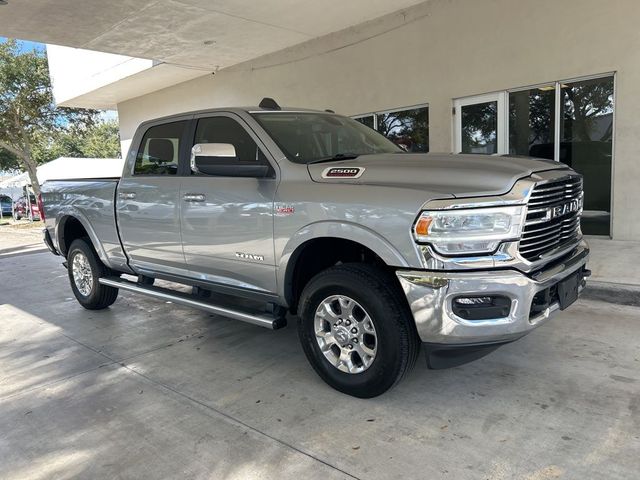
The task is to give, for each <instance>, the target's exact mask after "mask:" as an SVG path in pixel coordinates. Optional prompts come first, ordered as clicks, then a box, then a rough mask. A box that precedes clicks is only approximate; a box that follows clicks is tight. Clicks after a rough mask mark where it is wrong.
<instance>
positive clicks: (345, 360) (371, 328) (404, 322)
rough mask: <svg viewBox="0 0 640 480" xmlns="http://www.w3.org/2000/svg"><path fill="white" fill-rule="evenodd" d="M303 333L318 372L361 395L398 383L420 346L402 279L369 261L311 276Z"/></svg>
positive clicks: (303, 299)
mask: <svg viewBox="0 0 640 480" xmlns="http://www.w3.org/2000/svg"><path fill="white" fill-rule="evenodd" d="M298 333H299V336H300V341H301V342H302V346H303V349H304V352H305V354H306V356H307V358H308V359H309V362H310V363H311V365H312V366H313V368H314V370H315V371H316V372H317V373H318V375H320V377H322V379H323V380H324V381H325V382H326V383H328V384H329V385H330V386H332V387H333V388H335V389H336V390H339V391H341V392H343V393H346V394H349V395H353V396H355V397H360V398H371V397H375V396H377V395H380V394H382V393H384V392H385V391H387V390H388V389H390V388H391V387H393V386H394V385H395V384H396V383H398V382H399V381H400V380H401V379H402V378H403V377H404V376H405V375H406V374H407V373H408V372H409V371H410V370H411V368H412V367H413V366H414V364H415V361H416V358H417V356H418V353H419V350H420V341H419V339H418V335H417V332H416V329H415V325H414V322H413V318H412V316H411V313H410V311H409V308H408V305H407V304H406V301H405V299H404V296H403V294H402V291H401V290H400V287H399V285H397V283H396V282H395V279H394V278H393V277H392V276H391V275H389V274H388V273H387V272H385V271H384V270H382V269H379V268H376V267H373V266H371V265H366V264H343V265H339V266H335V267H331V268H329V269H327V270H325V271H323V272H321V273H319V274H318V275H316V276H315V277H314V278H313V279H311V281H310V282H309V283H308V284H307V286H306V287H305V289H304V291H303V292H302V296H301V299H300V317H299V322H298Z"/></svg>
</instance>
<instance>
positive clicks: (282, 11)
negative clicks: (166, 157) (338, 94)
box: [0, 0, 424, 108]
mask: <svg viewBox="0 0 640 480" xmlns="http://www.w3.org/2000/svg"><path fill="white" fill-rule="evenodd" d="M422 2H424V0H395V1H393V2H389V1H388V0H349V1H348V2H345V1H344V0H323V1H321V2H318V1H317V0H295V1H294V0H286V1H283V0H260V1H259V2H256V1H254V0H221V1H217V2H211V1H209V0H139V1H135V2H134V1H131V0H112V1H110V2H104V1H102V0H57V1H55V2H52V1H50V0H29V1H24V0H7V3H6V4H4V2H3V4H0V34H1V35H4V36H8V37H12V38H19V39H25V40H32V41H38V42H43V43H47V44H50V45H56V46H66V47H72V48H75V49H80V50H79V51H76V53H79V52H82V51H87V50H89V51H96V52H104V53H105V54H114V55H116V56H122V59H120V60H122V61H121V62H119V61H118V60H119V59H108V60H107V63H108V64H109V68H108V69H103V70H100V69H91V68H89V69H87V66H86V65H85V64H84V63H82V62H76V64H69V63H65V62H63V64H64V67H63V68H58V69H57V76H58V77H61V76H62V77H64V74H65V72H66V73H67V74H68V73H69V72H74V70H77V73H78V77H79V78H77V79H76V81H75V82H70V79H71V77H70V76H67V78H66V79H65V80H64V81H62V80H61V81H60V82H59V86H56V85H55V82H56V78H55V77H56V68H51V70H52V77H53V78H54V93H55V95H56V100H57V101H58V103H59V104H60V105H67V106H83V107H93V108H106V107H113V106H114V105H115V104H117V103H118V102H120V101H123V100H126V99H127V98H133V97H135V96H139V95H144V94H145V93H149V92H150V91H154V90H158V89H161V88H165V87H168V86H171V85H174V84H176V83H180V82H182V81H186V80H189V79H192V78H195V77H197V76H201V75H206V74H210V73H212V72H215V71H217V70H220V69H223V68H227V67H231V66H233V65H238V64H240V63H243V62H247V61H250V60H253V59H255V58H258V57H262V56H265V55H268V54H270V53H273V52H277V51H280V50H283V49H286V48H289V47H293V46H296V45H299V44H303V43H305V42H308V41H309V40H312V39H315V38H318V37H322V36H326V35H329V34H331V33H333V32H337V31H341V30H344V29H347V28H349V27H353V26H355V25H360V24H362V23H365V22H368V21H371V20H374V19H376V18H379V17H382V16H384V15H388V14H392V13H393V12H397V11H399V10H402V9H405V8H408V7H411V6H413V5H416V4H419V3H422ZM56 48H59V47H56ZM82 55H84V56H85V57H86V53H85V54H80V56H82ZM143 59H148V60H143ZM141 62H142V63H141ZM144 62H147V63H146V64H145V63H144ZM53 63H57V61H53V62H51V61H50V64H53ZM88 63H90V64H91V63H95V62H93V60H92V61H89V62H88ZM52 66H53V65H52ZM61 72H62V73H61ZM63 84H64V85H66V87H65V88H66V92H65V91H64V90H65V88H63V87H62V85H63ZM61 89H62V91H61Z"/></svg>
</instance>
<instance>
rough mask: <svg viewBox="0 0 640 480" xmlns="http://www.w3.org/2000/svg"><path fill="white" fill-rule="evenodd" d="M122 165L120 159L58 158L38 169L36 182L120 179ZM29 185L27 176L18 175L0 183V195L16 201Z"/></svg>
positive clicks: (122, 161)
mask: <svg viewBox="0 0 640 480" xmlns="http://www.w3.org/2000/svg"><path fill="white" fill-rule="evenodd" d="M123 165H124V160H123V159H122V158H71V157H60V158H57V159H56V160H52V161H50V162H48V163H45V164H44V165H40V166H39V167H38V181H39V182H40V185H42V184H43V183H44V182H46V181H47V180H68V179H74V178H111V177H120V175H121V173H122V167H123ZM30 184H31V181H30V180H29V175H28V174H27V173H26V172H25V173H20V174H18V175H15V176H13V177H11V178H8V179H5V180H4V181H2V182H0V194H2V195H8V196H9V197H11V198H12V199H13V200H16V199H17V198H18V197H21V196H22V195H23V187H24V186H26V185H30Z"/></svg>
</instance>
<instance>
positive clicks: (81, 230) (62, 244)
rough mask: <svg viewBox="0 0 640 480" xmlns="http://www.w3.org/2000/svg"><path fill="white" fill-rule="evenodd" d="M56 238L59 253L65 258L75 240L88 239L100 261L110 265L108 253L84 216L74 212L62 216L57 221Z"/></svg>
mask: <svg viewBox="0 0 640 480" xmlns="http://www.w3.org/2000/svg"><path fill="white" fill-rule="evenodd" d="M55 236H56V239H57V244H58V251H59V252H60V254H61V255H62V256H63V257H66V256H67V254H68V252H69V247H70V246H71V243H72V242H73V241H74V240H76V239H78V238H83V237H88V238H89V241H90V242H91V245H92V246H93V248H94V250H95V251H96V252H97V253H98V257H100V260H101V261H102V262H103V263H104V264H105V265H108V261H107V255H106V252H105V251H104V248H103V247H102V244H101V243H100V240H99V238H98V236H97V235H96V233H95V231H94V230H93V228H92V227H91V223H90V222H89V221H88V220H87V219H86V218H84V216H83V215H82V214H79V213H78V212H74V213H65V214H63V215H61V216H60V217H59V218H58V220H57V221H56V232H55Z"/></svg>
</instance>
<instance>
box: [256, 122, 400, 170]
mask: <svg viewBox="0 0 640 480" xmlns="http://www.w3.org/2000/svg"><path fill="white" fill-rule="evenodd" d="M252 115H253V117H254V118H255V119H256V120H257V121H258V123H259V124H260V125H261V126H262V128H264V129H265V130H266V132H267V133H268V134H269V135H270V136H271V138H273V140H274V141H275V142H276V143H277V144H278V147H280V149H281V150H282V152H283V153H284V154H285V155H286V156H287V158H288V159H289V160H291V161H292V162H295V163H310V162H314V161H318V160H322V159H332V158H333V157H337V158H336V160H340V159H341V158H340V157H341V156H342V157H345V156H346V157H350V156H358V155H368V154H372V153H402V152H403V150H401V149H400V147H398V146H396V145H395V144H394V143H393V142H391V141H390V140H387V139H386V138H385V137H383V136H382V135H380V134H379V133H378V132H376V131H375V130H372V129H371V128H369V127H367V126H365V125H362V124H361V123H359V122H356V121H355V120H352V119H351V118H347V117H343V116H340V115H333V114H330V113H321V112H258V113H252Z"/></svg>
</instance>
